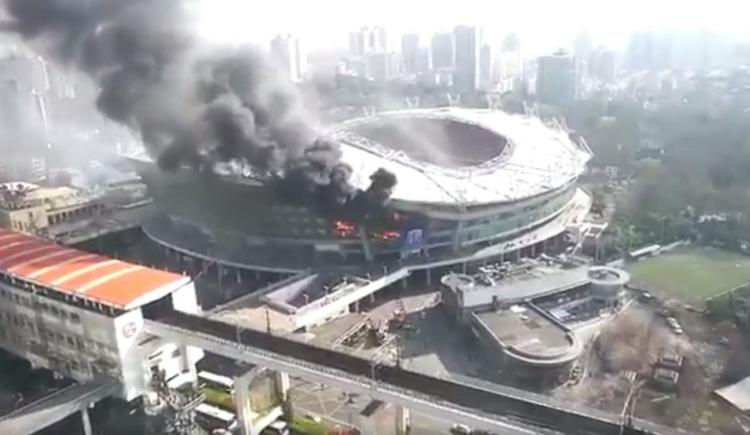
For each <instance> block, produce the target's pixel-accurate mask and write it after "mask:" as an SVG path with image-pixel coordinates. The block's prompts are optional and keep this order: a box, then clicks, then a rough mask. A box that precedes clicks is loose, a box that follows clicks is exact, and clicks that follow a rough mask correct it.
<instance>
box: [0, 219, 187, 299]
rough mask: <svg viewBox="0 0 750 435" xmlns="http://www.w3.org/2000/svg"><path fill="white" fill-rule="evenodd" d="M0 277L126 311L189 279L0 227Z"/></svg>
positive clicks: (174, 288)
mask: <svg viewBox="0 0 750 435" xmlns="http://www.w3.org/2000/svg"><path fill="white" fill-rule="evenodd" d="M0 273H2V274H5V275H7V276H9V277H11V278H15V279H19V280H23V281H26V282H29V283H32V284H36V285H40V286H44V287H46V288H49V289H51V290H54V291H57V292H60V293H63V294H66V295H70V296H75V297H79V298H81V299H87V300H90V301H92V302H95V303H100V304H103V305H106V306H108V307H112V308H116V309H121V310H129V309H133V308H137V307H139V306H141V305H144V304H147V303H149V302H153V301H155V300H157V299H160V298H162V297H164V296H166V295H168V294H170V293H171V292H173V291H175V290H178V289H179V288H181V287H182V286H184V285H186V284H187V283H189V282H190V278H188V277H185V276H182V275H178V274H174V273H170V272H164V271H161V270H157V269H151V268H148V267H144V266H139V265H136V264H131V263H127V262H124V261H120V260H114V259H111V258H107V257H103V256H101V255H96V254H91V253H88V252H83V251H79V250H77V249H71V248H67V247H64V246H61V245H58V244H56V243H54V242H51V241H49V240H45V239H39V238H36V237H31V236H27V235H25V234H20V233H16V232H13V231H8V230H4V229H0Z"/></svg>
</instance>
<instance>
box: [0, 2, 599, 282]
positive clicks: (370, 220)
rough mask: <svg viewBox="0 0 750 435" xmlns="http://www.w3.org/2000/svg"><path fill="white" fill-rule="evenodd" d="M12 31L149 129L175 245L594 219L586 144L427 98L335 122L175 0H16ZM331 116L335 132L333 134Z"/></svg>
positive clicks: (417, 249)
mask: <svg viewBox="0 0 750 435" xmlns="http://www.w3.org/2000/svg"><path fill="white" fill-rule="evenodd" d="M7 12H8V16H9V19H8V20H7V21H6V22H4V23H2V24H3V28H4V29H6V31H10V32H13V33H15V34H17V35H18V36H20V37H22V38H24V39H25V40H26V41H28V42H29V43H30V44H31V45H33V46H35V47H36V48H37V49H38V50H39V51H40V52H43V53H45V55H48V56H49V57H50V58H51V59H54V60H56V61H57V62H59V63H61V64H64V65H67V66H70V67H74V68H76V69H78V70H80V71H81V72H83V73H85V74H86V75H88V76H89V77H90V78H91V79H92V80H93V81H94V82H95V84H96V85H97V87H98V89H99V94H98V97H97V101H96V103H97V106H98V108H99V110H100V111H101V112H102V113H103V114H104V115H106V116H107V117H108V118H110V119H111V120H113V121H115V122H118V123H121V124H123V125H125V126H127V127H129V128H131V129H132V130H133V131H134V132H136V133H138V134H139V135H140V137H141V139H142V143H143V145H144V147H145V150H144V154H143V155H142V156H137V157H133V158H132V159H131V160H133V162H134V163H135V165H136V167H137V170H138V171H139V173H140V174H141V176H142V177H143V179H144V180H145V182H146V184H147V185H148V187H149V190H150V193H151V195H152V196H153V197H154V199H155V201H156V209H157V213H156V215H155V216H154V217H153V218H151V219H149V220H148V221H147V222H145V223H144V230H145V232H146V233H147V234H148V235H149V236H150V237H151V238H152V239H154V240H156V241H157V242H159V243H160V244H161V245H162V246H165V247H167V248H168V249H169V250H170V251H177V252H179V253H181V255H187V256H189V257H191V258H201V259H204V260H208V261H211V262H219V263H221V264H231V265H234V266H235V267H239V268H246V269H254V270H270V271H282V272H291V271H297V270H301V269H307V268H311V267H329V266H336V267H340V266H362V265H373V264H374V265H383V264H386V265H391V264H393V263H398V264H401V265H405V266H408V267H410V268H411V269H414V268H422V269H428V270H429V268H431V267H435V266H440V265H450V264H455V263H464V264H465V263H467V262H472V261H475V260H477V261H482V260H483V259H487V258H490V257H494V256H501V255H505V254H506V253H512V252H517V251H519V250H520V249H525V248H531V249H535V247H536V246H537V245H540V244H543V243H544V242H545V240H548V239H551V238H555V237H557V236H559V235H560V234H561V233H563V232H564V231H565V229H566V226H567V225H569V224H571V223H574V222H576V221H578V220H580V219H581V218H582V216H583V215H584V214H585V213H586V212H587V211H588V207H589V205H590V198H589V196H588V195H587V194H586V193H585V192H583V191H582V190H580V189H579V188H578V187H577V185H576V181H577V178H578V176H579V175H580V174H581V173H582V172H583V170H584V168H585V165H586V162H587V161H588V160H589V159H590V157H591V155H590V151H589V149H588V147H587V146H586V145H585V144H584V143H581V142H580V141H579V140H577V139H575V138H572V137H571V135H570V134H569V133H568V132H566V131H564V130H563V129H562V128H559V126H558V127H549V126H546V125H544V124H543V123H542V122H541V121H540V120H539V119H536V118H533V117H529V116H516V115H510V114H506V113H503V112H500V111H492V110H474V109H460V108H443V109H419V110H407V111H398V112H389V113H382V114H378V115H374V116H369V117H365V118H360V119H352V120H349V121H346V122H344V123H343V124H341V125H338V126H334V127H333V128H330V129H329V130H328V131H325V129H324V128H323V127H321V126H320V125H319V123H318V122H317V121H316V120H315V118H314V116H311V114H310V113H309V112H307V111H306V110H305V109H304V107H303V104H302V100H301V98H300V96H299V95H298V92H297V89H296V88H295V86H294V85H293V84H292V83H291V82H290V81H289V80H288V78H286V77H285V76H284V74H280V73H279V71H278V70H276V69H275V66H274V65H273V63H271V62H269V61H268V59H267V58H266V55H265V54H264V53H262V52H261V51H259V50H258V49H257V48H253V47H233V46H232V47H217V46H212V45H210V44H209V43H208V42H206V41H204V40H201V39H200V38H199V37H198V36H196V35H195V32H194V31H193V30H194V28H193V24H194V22H193V21H192V17H191V16H190V10H189V8H185V4H184V2H182V1H180V0H142V1H138V2H119V1H116V2H111V1H110V2H93V3H92V2H89V1H85V0H66V1H62V0H8V1H7ZM321 132H323V133H321Z"/></svg>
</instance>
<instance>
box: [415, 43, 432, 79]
mask: <svg viewBox="0 0 750 435" xmlns="http://www.w3.org/2000/svg"><path fill="white" fill-rule="evenodd" d="M430 70H432V53H431V52H430V49H429V48H428V47H419V52H418V53H417V72H418V73H426V72H429V71H430Z"/></svg>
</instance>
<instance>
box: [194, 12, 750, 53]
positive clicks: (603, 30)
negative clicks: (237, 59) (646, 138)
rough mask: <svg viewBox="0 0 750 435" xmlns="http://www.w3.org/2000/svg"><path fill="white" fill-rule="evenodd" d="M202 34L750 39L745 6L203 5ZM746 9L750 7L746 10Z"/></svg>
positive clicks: (257, 38)
mask: <svg viewBox="0 0 750 435" xmlns="http://www.w3.org/2000/svg"><path fill="white" fill-rule="evenodd" d="M198 1H199V4H198V8H197V10H196V11H197V13H198V16H199V29H200V33H201V34H202V35H204V36H205V37H206V38H209V39H211V40H215V41H220V42H247V41H250V42H256V43H261V44H267V43H268V41H269V40H270V39H271V38H272V37H273V36H274V35H276V34H278V33H293V34H295V35H297V36H299V37H300V38H301V39H302V40H303V41H304V43H305V44H306V46H307V47H308V49H309V50H311V51H314V50H324V49H332V48H345V47H346V44H347V34H348V32H350V31H352V30H354V29H357V28H358V27H361V26H363V25H383V26H385V27H386V30H387V32H388V36H389V44H391V46H393V47H394V48H395V47H397V45H395V44H397V41H398V37H399V35H400V34H402V33H404V32H416V33H419V34H421V35H423V37H427V36H428V35H430V34H431V33H433V32H435V31H439V30H441V29H451V28H452V27H453V26H455V25H457V24H473V25H480V26H482V27H483V28H484V29H485V34H486V35H487V37H488V39H489V40H490V41H491V42H492V41H499V40H500V39H501V38H502V36H503V35H505V34H506V33H508V32H517V33H518V34H519V35H520V37H521V43H522V46H523V48H524V51H525V52H529V53H534V54H537V53H542V52H544V51H549V50H554V49H555V48H559V47H566V46H569V45H570V43H571V41H572V39H573V38H574V36H575V35H576V34H577V33H579V32H580V31H582V30H586V31H588V32H589V33H590V34H591V35H592V37H593V39H594V42H595V43H597V44H604V45H609V46H611V47H613V48H619V47H621V46H622V45H623V44H624V43H625V41H626V40H627V37H628V35H629V34H630V33H631V32H632V31H633V30H638V29H648V28H653V29H684V28H691V29H696V28H700V29H703V28H707V29H712V30H718V31H722V32H728V33H731V34H736V35H741V36H742V37H750V30H749V29H750V26H747V25H746V21H747V20H746V17H747V15H748V12H750V2H745V1H743V0H711V1H691V0H619V1H608V0H599V1H596V0H566V1H555V0H548V1H541V0H516V1H512V2H511V1H503V0H453V1H444V0H443V1H440V0H368V1H362V0H312V1H310V0H308V1H304V0H301V1H300V0H297V1H294V0H270V1H263V2H262V7H258V6H257V3H256V2H255V1H254V0H198ZM744 3H749V4H747V5H745V4H744Z"/></svg>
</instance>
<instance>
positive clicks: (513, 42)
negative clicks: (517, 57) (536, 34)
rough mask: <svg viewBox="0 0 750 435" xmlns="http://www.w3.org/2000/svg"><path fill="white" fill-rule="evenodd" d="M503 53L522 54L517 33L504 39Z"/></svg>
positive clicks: (510, 34)
mask: <svg viewBox="0 0 750 435" xmlns="http://www.w3.org/2000/svg"><path fill="white" fill-rule="evenodd" d="M501 51H503V52H520V51H521V40H520V39H519V38H518V34H517V33H508V34H507V35H505V38H503V44H502V46H501Z"/></svg>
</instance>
